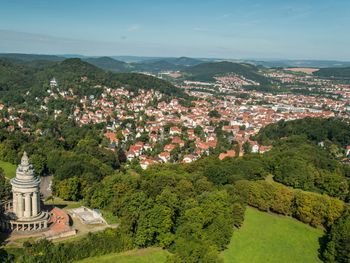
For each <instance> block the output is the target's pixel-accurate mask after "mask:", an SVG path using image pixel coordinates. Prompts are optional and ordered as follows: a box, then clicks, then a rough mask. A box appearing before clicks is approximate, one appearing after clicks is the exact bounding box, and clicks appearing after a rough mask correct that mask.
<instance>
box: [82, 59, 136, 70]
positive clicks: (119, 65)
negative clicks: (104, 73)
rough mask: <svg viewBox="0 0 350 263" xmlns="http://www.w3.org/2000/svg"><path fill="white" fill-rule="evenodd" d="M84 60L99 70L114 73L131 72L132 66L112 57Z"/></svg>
mask: <svg viewBox="0 0 350 263" xmlns="http://www.w3.org/2000/svg"><path fill="white" fill-rule="evenodd" d="M83 60H84V61H86V62H88V63H90V64H92V65H95V66H97V67H99V68H102V69H104V70H110V71H113V72H127V71H130V70H131V65H130V64H128V63H126V62H124V61H120V60H116V59H113V58H110V57H99V58H84V59H83Z"/></svg>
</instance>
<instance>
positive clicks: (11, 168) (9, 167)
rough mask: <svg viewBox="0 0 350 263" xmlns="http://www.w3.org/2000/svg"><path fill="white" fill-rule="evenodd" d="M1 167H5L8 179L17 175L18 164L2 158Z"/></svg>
mask: <svg viewBox="0 0 350 263" xmlns="http://www.w3.org/2000/svg"><path fill="white" fill-rule="evenodd" d="M0 167H1V168H2V169H4V172H5V176H6V177H7V178H8V179H11V178H13V177H15V175H16V165H14V164H12V163H8V162H4V161H1V160H0Z"/></svg>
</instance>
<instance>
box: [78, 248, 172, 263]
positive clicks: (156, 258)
mask: <svg viewBox="0 0 350 263" xmlns="http://www.w3.org/2000/svg"><path fill="white" fill-rule="evenodd" d="M168 255H169V252H167V251H166V250H162V249H160V248H146V249H136V250H131V251H127V252H124V253H113V254H107V255H104V256H99V257H92V258H87V259H84V260H81V261H78V262H76V263H96V262H98V263H115V262H118V263H165V261H166V258H167V256H168Z"/></svg>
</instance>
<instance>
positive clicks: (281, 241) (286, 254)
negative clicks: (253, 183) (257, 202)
mask: <svg viewBox="0 0 350 263" xmlns="http://www.w3.org/2000/svg"><path fill="white" fill-rule="evenodd" d="M322 235H323V231H322V230H320V229H315V228H312V227H310V226H308V225H306V224H303V223H301V222H299V221H297V220H295V219H293V218H290V217H285V216H279V215H274V214H269V213H264V212H260V211H258V210H256V209H253V208H250V207H248V208H247V210H246V215H245V220H244V225H243V226H242V227H241V228H240V229H239V230H237V231H235V232H234V233H233V237H232V240H231V243H230V244H229V247H228V249H227V250H225V251H224V252H223V253H222V257H223V258H224V261H225V263H231V262H232V263H234V262H239V263H245V262H247V263H253V262H254V263H260V262H261V263H267V262H269V263H274V262H276V263H280V262H283V263H294V262H295V263H299V262H307V263H313V262H315V263H316V262H321V260H320V259H319V258H318V249H319V243H318V239H319V238H320V237H321V236H322Z"/></svg>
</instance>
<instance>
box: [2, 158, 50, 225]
mask: <svg viewBox="0 0 350 263" xmlns="http://www.w3.org/2000/svg"><path fill="white" fill-rule="evenodd" d="M11 185H12V194H13V200H12V201H9V202H6V203H5V204H4V216H3V218H2V219H1V221H0V227H1V228H2V229H4V230H13V231H38V230H42V229H46V228H47V227H48V221H49V213H48V212H45V211H42V210H41V200H40V178H38V177H36V176H35V174H34V169H33V167H32V165H31V164H29V159H28V156H27V153H26V152H24V153H23V156H22V159H21V164H20V165H18V167H17V170H16V177H15V178H13V179H11Z"/></svg>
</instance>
